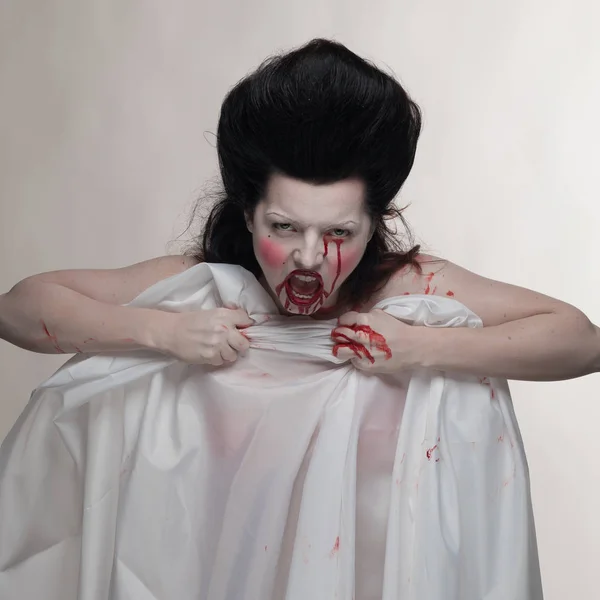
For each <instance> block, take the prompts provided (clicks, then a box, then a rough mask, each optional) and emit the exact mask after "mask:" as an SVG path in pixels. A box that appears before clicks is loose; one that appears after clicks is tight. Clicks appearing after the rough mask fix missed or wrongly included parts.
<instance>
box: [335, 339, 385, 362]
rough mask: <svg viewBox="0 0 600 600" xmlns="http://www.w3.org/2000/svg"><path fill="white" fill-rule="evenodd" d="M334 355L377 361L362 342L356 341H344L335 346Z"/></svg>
mask: <svg viewBox="0 0 600 600" xmlns="http://www.w3.org/2000/svg"><path fill="white" fill-rule="evenodd" d="M332 352H333V355H334V356H338V357H340V358H341V357H342V355H343V356H344V357H346V358H358V359H360V360H363V359H365V360H368V361H369V362H370V363H373V362H375V359H374V358H373V356H372V354H371V353H370V352H369V350H368V349H367V348H365V347H364V346H363V345H362V344H357V343H356V342H342V343H339V344H336V345H335V346H334V347H333V351H332Z"/></svg>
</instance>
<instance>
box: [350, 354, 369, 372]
mask: <svg viewBox="0 0 600 600" xmlns="http://www.w3.org/2000/svg"><path fill="white" fill-rule="evenodd" d="M350 362H351V363H352V364H353V365H354V366H355V367H356V368H357V369H360V370H361V371H371V370H372V369H373V364H374V363H372V362H371V361H370V360H368V359H365V358H356V357H354V358H351V359H350Z"/></svg>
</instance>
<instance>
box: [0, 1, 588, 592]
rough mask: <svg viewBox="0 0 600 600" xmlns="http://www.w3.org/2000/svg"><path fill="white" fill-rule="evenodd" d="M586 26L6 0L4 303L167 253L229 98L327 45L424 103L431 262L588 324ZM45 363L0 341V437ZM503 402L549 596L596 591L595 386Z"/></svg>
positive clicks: (404, 10) (252, 7)
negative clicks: (559, 304) (35, 281)
mask: <svg viewBox="0 0 600 600" xmlns="http://www.w3.org/2000/svg"><path fill="white" fill-rule="evenodd" d="M599 23H600V4H598V3H597V2H595V1H594V0H545V1H541V0H503V1H502V2H491V1H489V2H488V1H485V0H453V1H452V2H448V0H428V1H427V2H417V1H416V0H402V1H400V0H396V1H395V2H392V1H391V0H371V1H370V2H364V1H358V0H344V1H342V0H301V1H297V2H284V1H282V0H279V1H275V0H251V1H246V2H243V1H242V0H238V1H237V2H235V1H233V0H214V1H212V2H207V1H200V0H195V1H191V0H171V1H170V2H161V1H158V0H143V1H142V0H130V1H129V2H122V1H117V0H70V1H68V0H44V1H42V0H38V1H34V0H4V1H3V2H2V3H0V291H7V290H8V289H9V288H10V287H11V286H12V285H13V284H14V283H16V282H17V281H18V280H20V279H22V278H24V277H26V276H28V275H31V274H33V273H36V272H40V271H46V270H53V269H62V268H81V267H117V266H122V265H125V264H130V263H133V262H136V261H139V260H144V259H146V258H150V257H152V256H157V255H161V254H164V253H166V252H176V251H177V246H176V245H169V246H168V245H167V244H168V242H169V241H170V240H174V239H175V238H176V237H177V235H178V234H179V233H181V231H182V230H183V227H184V224H185V218H186V216H187V214H188V211H189V208H190V206H191V203H192V202H193V200H194V199H195V197H196V196H197V195H198V194H199V193H200V192H201V189H202V186H203V185H204V183H205V182H206V181H207V179H209V178H210V177H212V176H213V175H214V174H215V172H216V156H215V150H214V147H213V146H214V138H211V136H210V135H209V134H205V132H207V131H208V132H210V131H213V132H214V131H215V129H216V122H217V117H218V110H219V106H220V102H221V100H222V98H223V96H224V94H225V93H226V91H227V90H228V89H229V87H231V86H232V85H233V84H234V83H235V82H236V81H237V80H238V79H239V78H240V77H242V76H243V75H244V74H246V73H247V72H248V71H249V70H251V69H252V68H254V67H255V66H256V65H257V64H258V63H259V62H260V61H261V60H262V59H264V58H265V57H266V56H267V55H269V54H271V53H273V52H274V51H277V50H281V49H288V48H290V47H292V46H295V45H299V44H301V43H304V42H306V41H308V40H309V39H311V38H313V37H316V36H326V37H334V38H336V39H338V40H340V41H342V42H344V43H345V44H347V45H348V46H350V48H351V49H353V50H354V51H356V52H357V53H359V54H362V55H364V56H366V57H369V58H371V59H373V60H375V61H376V62H377V63H378V64H379V65H381V66H386V68H389V69H392V70H393V71H394V72H395V73H396V75H397V76H398V77H399V79H400V80H401V81H402V83H403V84H404V85H405V86H406V87H407V89H408V90H409V92H410V93H411V94H412V95H413V97H414V98H415V100H416V101H417V102H418V103H419V104H420V105H421V107H422V108H423V111H424V115H425V127H424V132H423V135H422V138H421V142H420V147H419V152H418V156H417V161H416V165H415V168H414V171H413V173H412V175H411V176H410V178H409V180H408V182H407V184H406V186H405V188H404V190H403V192H402V194H401V198H400V202H401V204H408V203H411V207H410V208H409V210H408V211H407V213H406V215H407V217H408V219H409V221H410V222H411V224H412V225H413V227H414V229H415V231H416V233H417V235H418V238H419V239H420V240H422V241H424V242H425V244H426V247H427V250H429V251H430V252H432V253H437V254H439V255H442V256H444V257H446V258H449V259H451V260H453V261H455V262H457V263H458V264H461V265H463V266H465V267H467V268H470V269H472V270H474V271H476V272H478V273H481V274H482V275H486V276H489V277H493V278H496V279H500V280H504V281H508V282H511V283H515V284H518V285H524V286H527V287H530V288H533V289H536V290H538V291H541V292H544V293H546V294H549V295H552V296H556V297H558V298H561V299H563V300H565V301H567V302H570V303H572V304H575V305H576V306H578V307H579V308H581V309H583V310H584V311H585V312H586V313H587V314H588V315H589V316H590V318H591V319H592V320H593V321H595V322H596V323H598V322H600V305H599V304H598V300H597V297H598V293H599V292H600V269H598V266H597V265H598V262H597V260H598V257H599V256H600V202H599V198H598V196H599V191H598V190H599V189H600V170H599V169H598V168H597V164H596V163H597V162H598V158H597V157H598V155H599V154H600V142H599V140H598V138H599V134H600V112H599V109H598V107H600V77H599V73H600V36H598V33H597V32H598V24H599ZM207 140H208V141H207ZM63 360H64V358H61V357H55V356H43V355H36V354H32V353H28V352H25V351H23V350H19V349H17V348H14V347H11V346H9V345H8V344H6V343H1V342H0V385H1V387H0V439H1V438H2V437H3V436H4V435H5V434H6V432H7V431H8V429H9V427H10V426H11V425H12V423H13V422H14V420H15V419H16V417H17V415H18V413H19V412H20V411H21V409H22V408H23V406H24V404H25V402H26V401H27V399H28V396H29V393H30V391H31V389H32V388H34V387H35V386H36V385H37V384H38V383H39V382H40V381H41V380H43V379H45V378H46V377H47V376H48V375H50V373H51V372H53V371H54V370H55V369H56V368H57V367H58V366H59V365H60V364H61V362H62V361H63ZM512 389H513V393H514V399H515V405H516V409H517V414H518V417H519V420H520V424H521V427H522V431H523V435H524V438H525V444H526V449H527V453H528V458H529V463H530V468H531V474H532V486H533V496H534V504H535V511H536V519H537V526H538V535H539V546H540V554H541V561H542V568H543V576H544V587H545V591H546V598H547V600H564V599H565V598H583V597H588V598H589V597H593V596H595V594H596V593H597V577H596V576H597V570H598V567H597V561H598V557H599V556H600V514H599V510H598V508H597V507H598V506H600V469H599V466H598V459H599V454H600V452H599V450H600V439H599V436H598V430H599V421H600V402H599V400H600V398H599V396H600V376H599V375H592V376H589V377H586V378H582V379H579V380H575V381H568V382H560V383H544V384H539V383H535V384H534V383H514V384H513V386H512Z"/></svg>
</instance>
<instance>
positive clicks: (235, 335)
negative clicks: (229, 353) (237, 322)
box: [227, 329, 250, 352]
mask: <svg viewBox="0 0 600 600" xmlns="http://www.w3.org/2000/svg"><path fill="white" fill-rule="evenodd" d="M227 343H228V344H229V345H230V346H231V347H232V348H233V349H234V350H236V351H237V352H246V350H248V348H250V340H249V339H248V337H247V334H246V332H241V331H237V330H236V329H230V330H229V334H228V336H227Z"/></svg>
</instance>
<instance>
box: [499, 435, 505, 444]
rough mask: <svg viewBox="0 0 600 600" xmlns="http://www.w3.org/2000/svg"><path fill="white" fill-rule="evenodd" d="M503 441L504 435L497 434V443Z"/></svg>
mask: <svg viewBox="0 0 600 600" xmlns="http://www.w3.org/2000/svg"><path fill="white" fill-rule="evenodd" d="M503 441H504V435H500V436H498V443H500V442H503Z"/></svg>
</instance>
